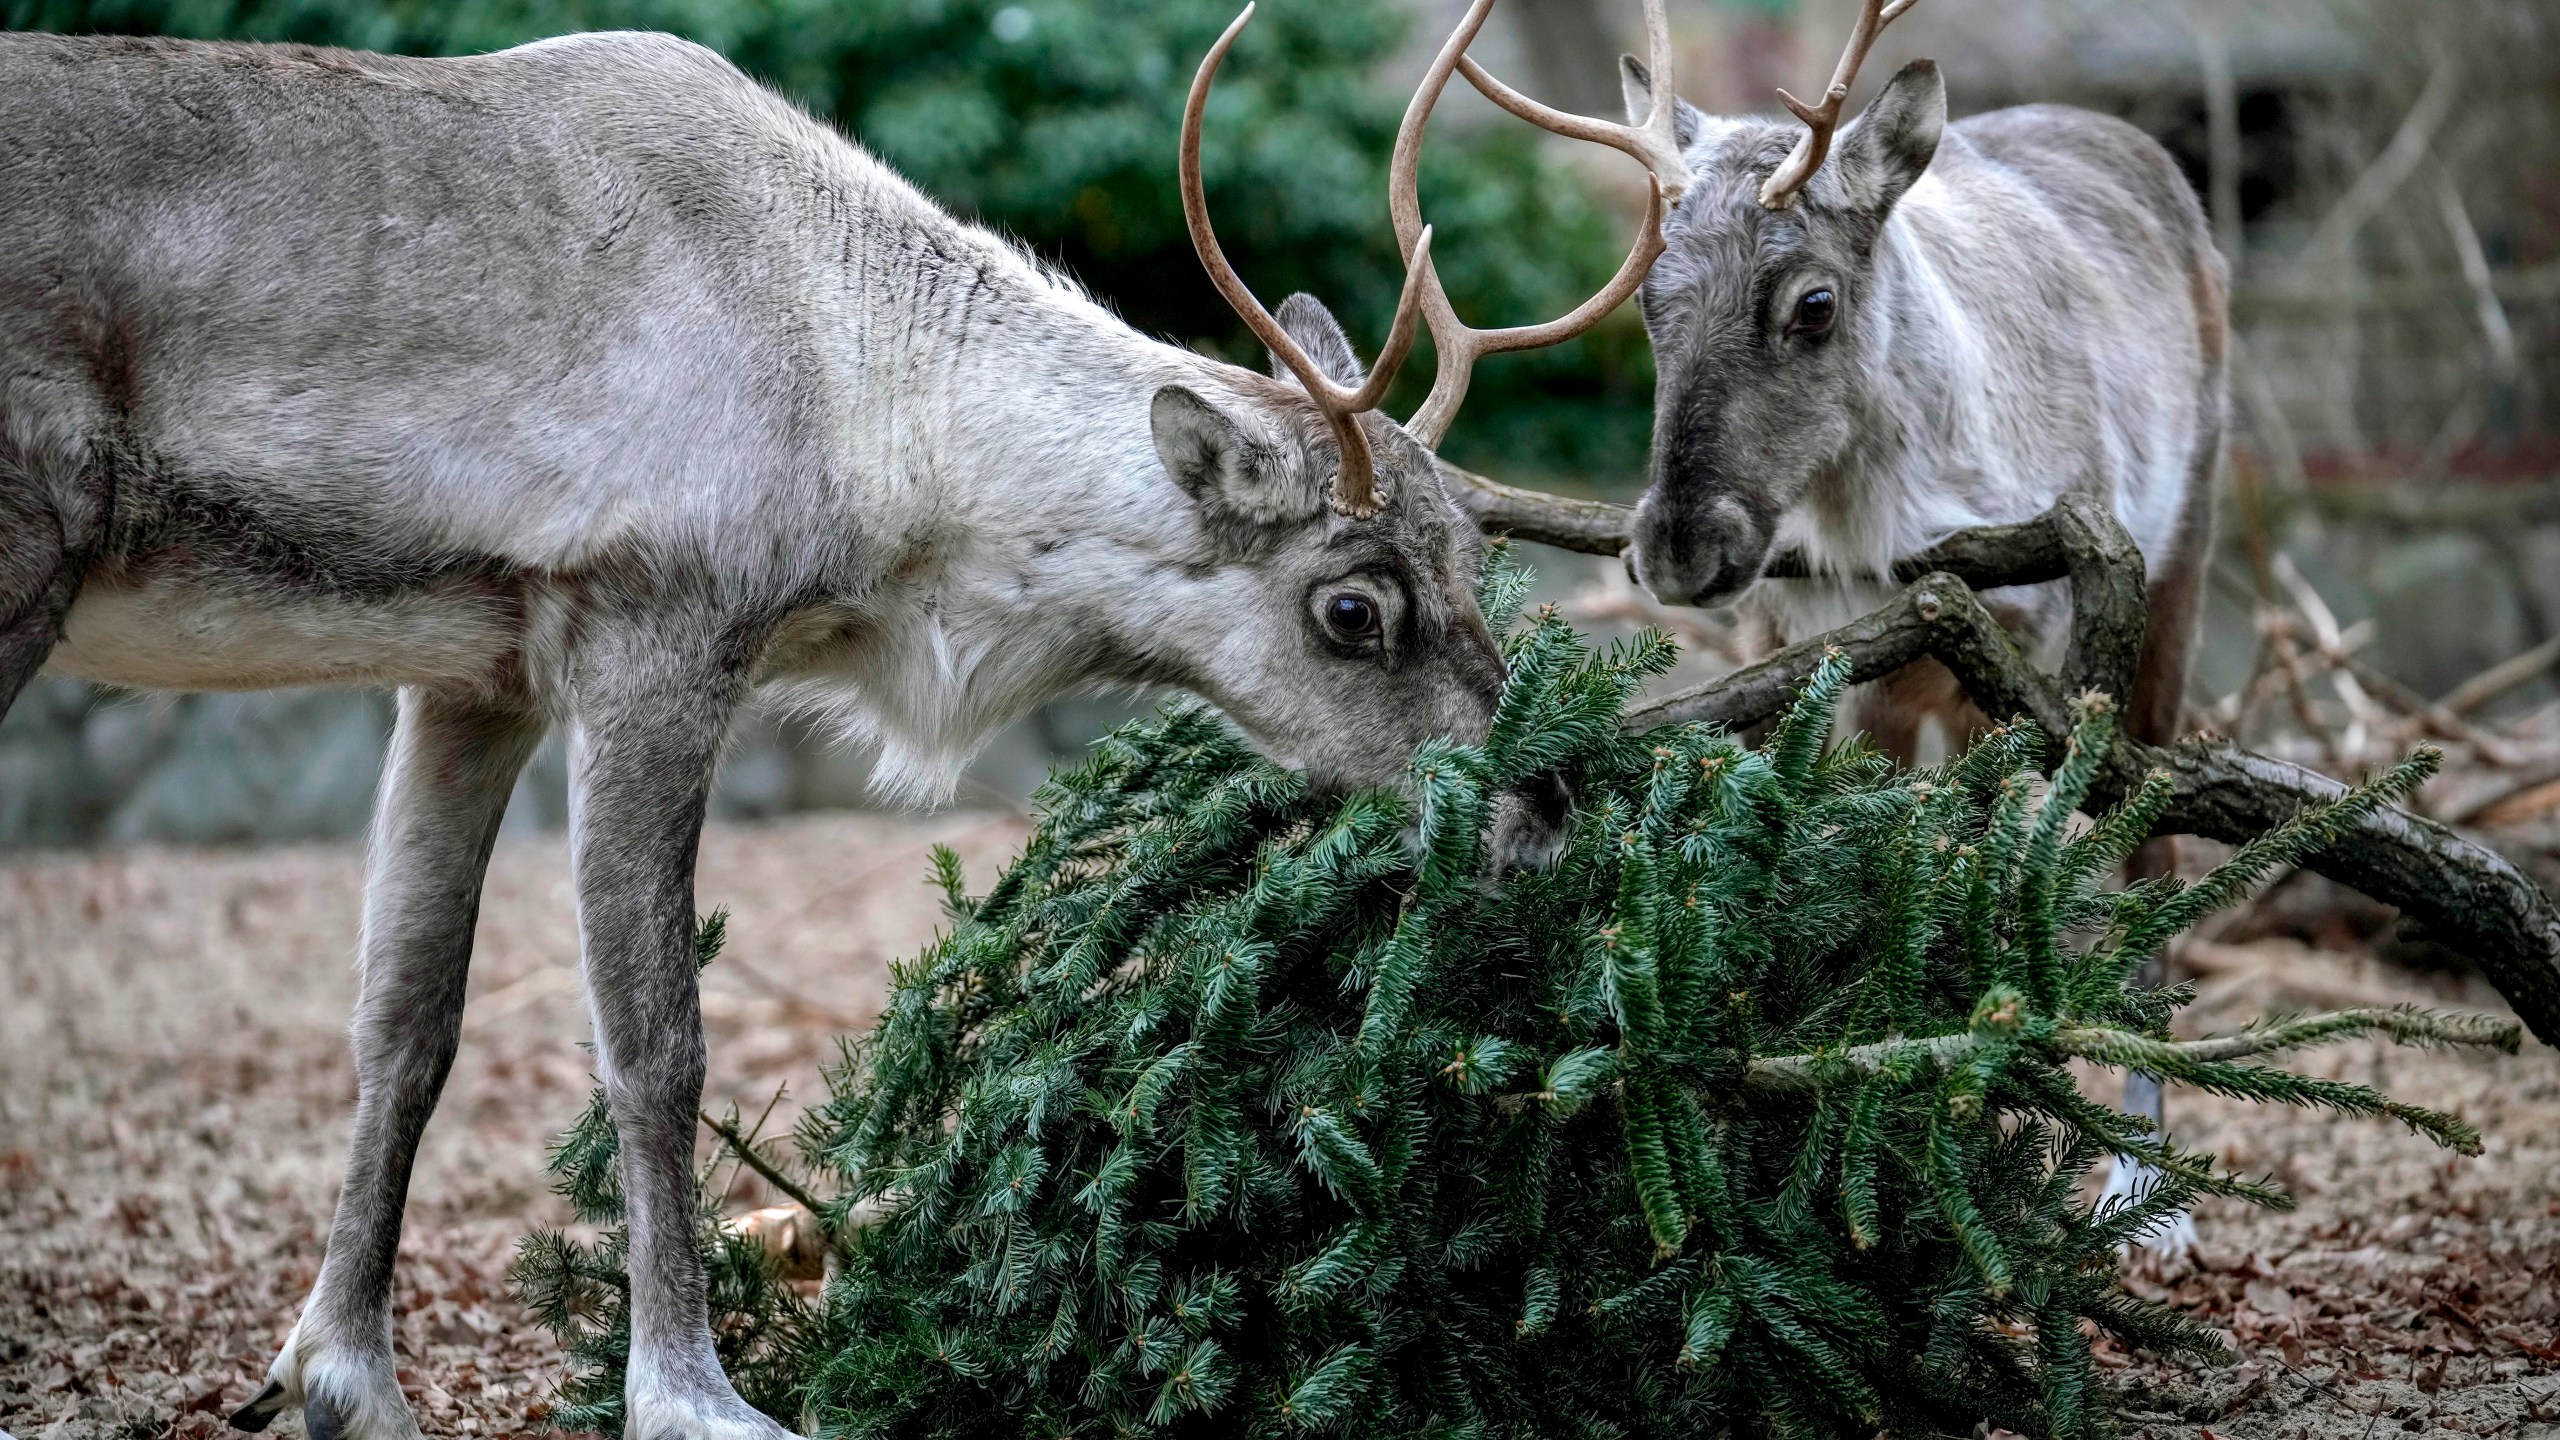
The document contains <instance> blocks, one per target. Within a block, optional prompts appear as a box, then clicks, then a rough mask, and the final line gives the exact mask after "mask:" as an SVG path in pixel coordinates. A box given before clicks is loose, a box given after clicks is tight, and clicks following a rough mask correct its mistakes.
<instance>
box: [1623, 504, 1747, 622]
mask: <svg viewBox="0 0 2560 1440" xmlns="http://www.w3.org/2000/svg"><path fill="white" fill-rule="evenodd" d="M1667 488H1668V487H1666V486H1662V485H1656V486H1654V487H1653V488H1652V489H1650V490H1647V491H1646V492H1645V495H1644V499H1643V501H1642V502H1640V503H1639V504H1638V505H1637V506H1636V523H1635V544H1633V545H1632V546H1630V547H1628V563H1627V568H1628V573H1629V574H1631V575H1633V576H1634V577H1635V580H1636V583H1638V584H1640V585H1642V586H1644V588H1645V589H1647V590H1649V591H1651V592H1653V597H1654V598H1655V599H1657V600H1660V601H1662V602H1663V603H1664V604H1666V605H1707V604H1712V603H1714V602H1715V601H1718V600H1721V599H1724V598H1725V597H1726V596H1728V595H1730V594H1732V593H1733V592H1734V591H1736V590H1739V589H1741V588H1742V587H1743V586H1745V585H1748V584H1750V583H1751V582H1752V581H1753V580H1755V579H1757V578H1758V577H1759V573H1760V562H1761V561H1762V560H1763V559H1765V558H1766V557H1767V554H1768V548H1769V547H1768V540H1767V538H1766V537H1765V536H1764V535H1763V534H1762V533H1761V530H1760V526H1759V525H1758V524H1757V523H1755V522H1754V521H1753V520H1752V518H1751V515H1750V512H1749V511H1748V510H1747V509H1745V508H1744V506H1743V505H1742V504H1741V503H1740V502H1738V501H1736V500H1734V499H1733V498H1732V497H1730V496H1725V497H1719V498H1717V499H1714V500H1712V501H1709V502H1708V503H1706V504H1704V505H1686V504H1681V503H1679V502H1678V501H1676V500H1673V499H1671V498H1668V496H1667V494H1666V491H1667Z"/></svg>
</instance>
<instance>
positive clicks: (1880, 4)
mask: <svg viewBox="0 0 2560 1440" xmlns="http://www.w3.org/2000/svg"><path fill="white" fill-rule="evenodd" d="M1916 3H1917V0H1892V3H1891V4H1887V3H1885V0H1865V3H1864V4H1863V5H1862V6H1860V7H1859V10H1858V23H1857V26H1856V28H1854V29H1852V30H1851V31H1850V32H1849V48H1848V49H1846V50H1844V51H1842V52H1841V54H1840V67H1839V68H1838V69H1836V70H1834V71H1832V72H1831V88H1830V89H1829V90H1826V91H1824V92H1823V95H1822V103H1821V104H1820V105H1807V104H1806V103H1804V102H1803V101H1801V100H1799V99H1797V98H1796V97H1794V96H1793V95H1790V94H1788V93H1787V92H1786V91H1784V90H1781V91H1779V92H1778V99H1779V100H1780V101H1782V102H1783V103H1784V104H1785V105H1786V107H1787V109H1788V110H1789V111H1790V112H1792V113H1793V114H1794V115H1795V117H1796V118H1797V119H1798V120H1801V121H1803V122H1804V136H1803V138H1801V139H1799V140H1797V141H1796V148H1795V149H1793V150H1790V151H1788V152H1787V158H1786V159H1785V160H1783V161H1780V162H1779V164H1778V168H1777V169H1775V170H1772V171H1770V172H1769V178H1768V179H1767V180H1764V181H1762V182H1761V184H1760V203H1761V204H1762V205H1763V206H1765V207H1766V208H1768V209H1771V210H1784V209H1786V208H1787V207H1788V206H1789V205H1791V204H1793V203H1794V202H1795V198H1796V192H1797V191H1799V190H1802V189H1803V188H1804V185H1805V182H1806V181H1808V180H1811V179H1812V178H1813V172H1814V171H1816V170H1819V169H1821V168H1822V161H1823V157H1824V156H1826V155H1829V154H1830V153H1831V133H1832V132H1833V131H1835V130H1837V129H1839V128H1840V107H1841V106H1842V105H1843V104H1845V103H1846V102H1847V101H1848V99H1849V87H1850V86H1851V85H1852V84H1854V83H1856V81H1857V78H1858V67H1859V66H1861V65H1863V64H1865V63H1866V62H1867V50H1868V48H1869V47H1871V46H1873V45H1874V44H1875V43H1876V37H1877V36H1878V35H1881V34H1883V33H1884V27H1886V26H1887V25H1890V24H1892V23H1893V22H1894V21H1895V20H1897V19H1900V18H1901V16H1902V12H1903V11H1905V10H1908V9H1910V8H1911V7H1912V6H1913V5H1914V4H1916Z"/></svg>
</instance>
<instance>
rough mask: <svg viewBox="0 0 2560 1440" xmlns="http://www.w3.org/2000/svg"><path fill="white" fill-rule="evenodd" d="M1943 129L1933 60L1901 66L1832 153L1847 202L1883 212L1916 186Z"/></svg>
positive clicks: (1943, 85) (1941, 89)
mask: <svg viewBox="0 0 2560 1440" xmlns="http://www.w3.org/2000/svg"><path fill="white" fill-rule="evenodd" d="M1946 129H1947V81H1946V77H1944V76H1942V75H1940V74H1939V73H1938V62H1937V61H1935V60H1914V61H1912V62H1911V63H1910V64H1908V65H1905V66H1903V67H1902V69H1901V70H1900V71H1898V72H1897V73H1896V74H1895V75H1894V77H1893V78H1892V79H1891V80H1888V81H1886V82H1885V87H1884V89H1883V91H1882V92H1880V93H1879V94H1878V95H1877V96H1876V98H1875V99H1873V100H1871V101H1869V102H1868V103H1867V108H1866V109H1865V111H1863V112H1862V113H1860V114H1859V116H1858V118H1857V120H1856V121H1855V122H1854V123H1852V124H1851V125H1850V126H1849V127H1848V128H1847V129H1846V130H1843V131H1842V132H1840V143H1839V145H1838V147H1837V148H1836V149H1835V150H1834V152H1833V156H1834V158H1833V161H1832V163H1833V164H1835V165H1837V166H1839V167H1840V183H1841V185H1842V186H1843V188H1845V189H1846V190H1847V191H1848V193H1849V200H1850V203H1852V204H1854V205H1856V206H1858V207H1859V208H1861V209H1863V210H1868V211H1871V212H1873V213H1874V214H1875V215H1876V216H1877V217H1878V218H1881V217H1883V216H1884V215H1885V214H1887V213H1889V212H1890V211H1891V210H1892V209H1893V206H1894V202H1896V201H1898V200H1900V199H1901V198H1902V192H1904V191H1906V190H1908V189H1910V188H1911V187H1912V186H1913V185H1914V184H1916V183H1918V181H1919V179H1920V176H1921V174H1922V173H1923V172H1925V171H1926V170H1928V168H1929V161H1930V160H1931V159H1933V158H1935V157H1936V155H1937V153H1938V139H1939V137H1940V136H1942V135H1944V134H1945V133H1946Z"/></svg>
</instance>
